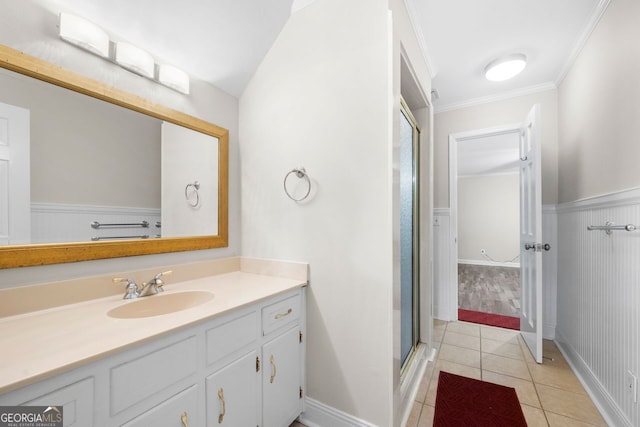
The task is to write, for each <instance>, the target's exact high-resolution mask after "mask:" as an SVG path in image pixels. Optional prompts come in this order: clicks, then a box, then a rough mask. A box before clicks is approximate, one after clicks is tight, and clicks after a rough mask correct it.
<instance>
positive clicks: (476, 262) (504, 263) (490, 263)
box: [458, 259, 520, 268]
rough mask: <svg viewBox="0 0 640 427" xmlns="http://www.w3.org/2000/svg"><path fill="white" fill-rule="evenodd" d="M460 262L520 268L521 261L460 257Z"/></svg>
mask: <svg viewBox="0 0 640 427" xmlns="http://www.w3.org/2000/svg"><path fill="white" fill-rule="evenodd" d="M458 264H471V265H489V266H494V267H512V268H520V263H519V262H499V261H489V260H479V259H459V260H458Z"/></svg>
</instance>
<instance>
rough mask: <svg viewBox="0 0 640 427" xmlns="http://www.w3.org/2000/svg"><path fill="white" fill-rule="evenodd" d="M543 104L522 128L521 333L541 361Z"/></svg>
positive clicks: (535, 109) (529, 115)
mask: <svg viewBox="0 0 640 427" xmlns="http://www.w3.org/2000/svg"><path fill="white" fill-rule="evenodd" d="M540 143H541V141H540V105H538V104H536V105H534V106H533V108H532V109H531V111H530V112H529V114H528V116H527V118H526V120H525V121H524V123H523V124H522V127H521V128H520V276H521V283H522V285H521V311H520V333H521V334H522V337H523V338H524V341H525V342H526V343H527V346H528V347H529V350H530V351H531V354H532V355H533V357H534V359H535V360H536V362H538V363H542V250H543V245H542V244H541V242H542V198H541V188H542V173H541V158H540V153H541V147H540Z"/></svg>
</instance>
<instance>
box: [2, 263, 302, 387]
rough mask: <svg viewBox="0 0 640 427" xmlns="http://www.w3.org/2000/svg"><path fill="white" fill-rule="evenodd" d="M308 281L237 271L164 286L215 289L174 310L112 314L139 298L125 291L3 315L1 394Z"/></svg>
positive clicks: (170, 290)
mask: <svg viewBox="0 0 640 427" xmlns="http://www.w3.org/2000/svg"><path fill="white" fill-rule="evenodd" d="M305 284H306V281H305V280H301V279H299V278H286V277H276V276H269V275H264V274H255V273H249V272H243V271H235V272H229V273H224V274H219V275H213V276H207V277H202V278H197V279H193V280H186V281H182V282H179V283H174V284H169V283H168V284H167V285H165V292H164V293H163V294H162V295H168V294H170V293H176V292H183V291H196V290H198V291H208V292H212V293H213V294H214V298H213V299H212V300H210V301H208V302H205V303H203V304H201V305H198V306H195V307H192V308H188V309H184V310H181V311H178V312H174V313H168V314H163V315H159V316H153V317H146V318H137V319H117V318H112V317H109V316H108V315H107V312H108V311H109V310H111V309H112V308H115V307H118V306H121V305H123V304H130V303H131V302H135V301H139V300H140V299H138V300H132V301H125V300H123V299H122V294H120V295H113V296H109V297H104V298H99V299H93V300H89V301H85V302H79V303H75V304H70V305H64V306H59V307H54V308H50V309H45V310H40V311H35V312H31V313H25V314H20V315H15V316H10V317H4V318H1V319H0V349H2V350H1V351H2V363H1V364H0V393H6V392H8V391H11V390H14V389H17V388H19V387H22V386H25V385H28V384H31V383H34V382H36V381H39V380H42V379H45V378H48V377H50V376H53V375H55V374H58V373H61V372H65V371H68V370H70V369H72V368H75V367H78V366H81V365H83V364H86V363H89V362H91V361H94V360H97V359H99V358H102V357H104V356H107V355H109V354H112V353H115V352H118V351H122V350H123V349H125V348H127V347H131V346H133V345H136V344H139V343H142V342H144V341H147V340H150V339H153V338H156V337H159V336H161V335H164V334H167V333H170V332H171V331H175V330H176V329H179V328H183V327H185V326H188V325H192V324H195V323H197V322H200V321H202V320H205V319H211V318H214V317H216V316H219V315H222V314H224V313H227V312H229V311H231V310H234V309H237V308H240V307H243V306H246V305H249V304H252V303H256V302H259V301H262V300H264V299H267V298H269V297H272V296H274V295H277V294H280V293H283V292H286V291H289V290H292V289H295V288H298V287H301V286H304V285H305ZM123 288H124V287H123ZM162 295H161V296H160V297H162ZM155 297H156V296H150V297H144V298H143V299H147V298H155Z"/></svg>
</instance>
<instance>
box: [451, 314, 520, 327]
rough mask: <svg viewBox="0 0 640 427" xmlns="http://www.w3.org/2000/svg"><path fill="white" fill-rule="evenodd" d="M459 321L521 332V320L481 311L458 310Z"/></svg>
mask: <svg viewBox="0 0 640 427" xmlns="http://www.w3.org/2000/svg"><path fill="white" fill-rule="evenodd" d="M458 320H461V321H463V322H472V323H480V324H482V325H489V326H498V327H500V328H507V329H515V330H516V331H519V330H520V318H519V317H511V316H503V315H501V314H492V313H482V312H480V311H472V310H463V309H462V308H459V309H458Z"/></svg>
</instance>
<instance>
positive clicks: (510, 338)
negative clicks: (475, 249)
mask: <svg viewBox="0 0 640 427" xmlns="http://www.w3.org/2000/svg"><path fill="white" fill-rule="evenodd" d="M434 344H435V345H436V346H437V347H439V351H438V357H437V359H436V362H435V364H434V363H429V365H428V366H427V371H426V372H425V374H424V377H423V378H422V382H421V384H420V389H419V390H418V395H417V396H416V401H415V403H414V405H413V408H412V410H411V414H410V416H409V420H408V422H407V427H431V426H432V424H433V415H434V411H435V404H436V392H437V386H438V374H439V372H440V370H445V371H447V372H451V373H453V374H457V375H464V376H467V377H471V378H476V379H481V380H483V381H490V382H493V383H497V384H502V385H505V386H509V387H514V388H515V389H516V393H517V394H518V398H519V399H520V404H521V406H522V412H523V413H524V416H525V418H526V420H527V424H528V427H593V426H596V427H606V425H607V424H606V423H605V421H604V420H603V419H602V417H601V416H600V414H599V413H598V410H597V409H596V408H595V406H594V405H593V403H592V402H591V399H589V396H588V395H587V393H586V392H585V391H584V389H583V388H582V385H581V384H580V382H579V381H578V379H577V378H576V376H575V375H574V374H573V371H572V370H571V368H570V367H569V365H568V364H567V362H566V361H565V360H564V358H563V356H562V354H561V353H560V350H558V348H557V347H556V346H555V344H554V343H553V342H552V341H545V342H544V351H543V357H544V363H543V364H542V365H538V364H537V363H536V362H535V361H534V360H533V358H532V357H531V355H530V353H529V350H528V349H527V348H526V347H525V344H524V342H523V340H522V338H520V335H519V332H518V331H512V330H509V329H501V328H495V327H492V326H484V325H477V324H474V323H466V322H449V323H447V322H442V321H438V320H435V321H434ZM290 427H304V425H303V424H300V423H298V422H294V423H293V424H291V426H290Z"/></svg>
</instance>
